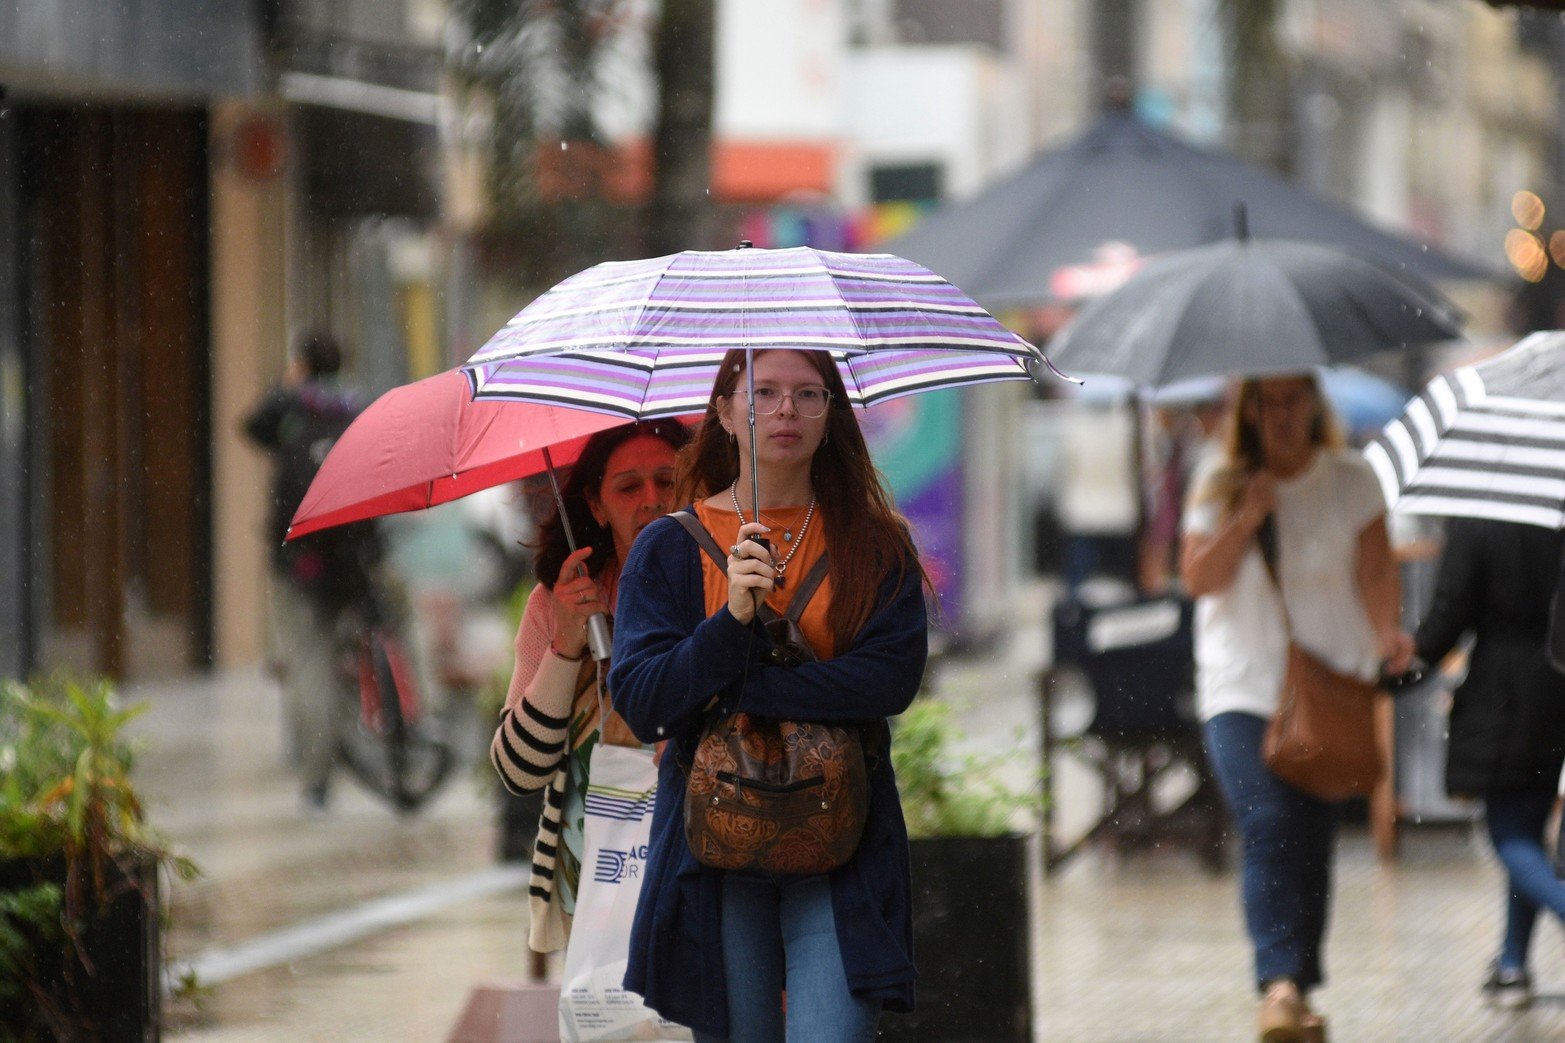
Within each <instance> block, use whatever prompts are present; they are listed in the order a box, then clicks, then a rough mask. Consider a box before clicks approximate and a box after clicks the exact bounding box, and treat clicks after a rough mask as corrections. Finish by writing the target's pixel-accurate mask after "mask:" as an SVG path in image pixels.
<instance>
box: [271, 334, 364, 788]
mask: <svg viewBox="0 0 1565 1043" xmlns="http://www.w3.org/2000/svg"><path fill="white" fill-rule="evenodd" d="M342 363H343V350H342V346H341V344H340V343H339V342H338V341H337V339H336V338H335V337H333V336H332V335H331V334H330V333H326V332H322V331H315V332H311V333H308V334H306V335H305V336H303V337H301V338H300V340H299V342H298V347H297V348H296V349H295V351H294V353H293V354H292V356H291V357H290V358H289V360H288V367H287V369H286V371H285V372H284V375H283V379H282V382H281V383H279V384H278V385H276V386H275V387H273V388H271V389H270V390H269V391H268V392H267V393H266V395H265V396H264V397H263V398H262V399H261V401H260V402H259V403H257V405H256V406H255V408H254V409H253V410H251V412H250V414H249V416H248V417H246V419H245V422H244V431H245V434H246V436H247V437H248V438H249V439H250V441H251V442H253V443H254V444H255V445H257V446H259V447H261V448H262V449H264V450H266V451H267V452H268V453H269V454H271V456H272V458H273V468H272V482H271V503H270V505H269V510H268V514H267V526H266V536H267V539H268V541H269V543H270V546H271V566H272V583H271V590H270V596H271V607H272V613H271V615H272V618H271V626H270V628H269V633H270V638H271V642H272V649H271V653H270V658H271V661H272V665H273V669H274V670H276V671H277V672H278V673H279V674H280V678H279V679H280V681H281V683H282V688H283V696H284V706H285V713H286V721H285V729H284V739H285V742H286V743H287V744H288V746H289V753H290V756H291V759H293V760H294V761H295V762H296V764H297V766H298V767H299V770H300V774H301V776H302V778H303V782H304V798H305V802H306V806H307V807H308V808H310V809H313V810H320V809H324V808H325V807H326V804H327V800H328V794H329V788H330V783H331V776H332V768H333V765H334V763H335V759H336V748H337V736H338V732H339V728H340V726H341V724H342V720H341V718H342V717H343V716H344V715H345V713H346V709H351V701H350V700H349V699H348V698H346V697H345V696H344V689H345V685H344V682H343V680H342V678H341V677H340V676H339V675H340V671H339V669H338V665H337V649H336V620H337V616H338V614H339V613H340V612H341V611H342V609H343V608H344V607H345V606H347V605H349V604H352V603H354V602H356V601H357V600H359V599H361V598H362V597H363V596H364V595H365V592H366V591H367V589H368V584H369V574H368V568H369V566H370V564H371V563H372V562H373V561H374V559H375V558H376V557H378V554H379V546H378V543H377V540H376V535H375V529H374V525H373V523H372V522H362V523H358V524H356V525H351V526H338V527H335V528H332V529H328V530H323V531H321V532H317V533H312V534H310V535H308V536H305V537H302V538H301V539H298V540H293V541H288V542H285V540H286V538H287V534H288V525H289V522H290V521H292V519H293V515H294V512H295V511H296V510H297V509H298V507H299V502H300V501H301V500H303V499H304V494H305V493H306V492H307V491H308V490H309V488H310V482H311V481H312V480H313V479H314V478H315V473H316V471H318V470H319V469H320V466H321V461H322V460H324V459H325V458H326V454H327V452H329V451H330V450H331V447H332V445H333V444H334V443H335V442H336V440H337V439H338V438H339V437H340V436H341V435H342V432H343V431H345V430H347V427H348V425H349V424H351V423H352V422H353V419H354V417H356V416H358V414H359V413H360V411H361V410H362V409H363V407H364V403H363V401H362V399H361V398H359V396H357V395H356V394H354V393H353V392H351V391H349V390H347V389H345V388H343V387H342V386H341V385H340V384H339V383H338V374H339V372H340V370H341V368H342Z"/></svg>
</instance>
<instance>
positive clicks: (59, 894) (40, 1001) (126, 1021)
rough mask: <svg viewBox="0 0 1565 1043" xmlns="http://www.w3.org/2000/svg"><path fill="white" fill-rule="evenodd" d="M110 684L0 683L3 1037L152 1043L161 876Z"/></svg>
mask: <svg viewBox="0 0 1565 1043" xmlns="http://www.w3.org/2000/svg"><path fill="white" fill-rule="evenodd" d="M143 709H145V707H144V706H136V707H132V708H128V709H127V708H122V707H121V706H120V705H119V704H118V701H117V699H116V698H115V695H114V690H113V688H112V686H111V685H110V684H109V683H108V682H107V681H96V682H92V683H86V684H83V683H78V682H76V681H73V680H71V679H68V678H64V677H54V678H47V679H42V680H37V681H34V682H32V683H30V684H20V683H15V682H8V683H5V684H4V685H0V1037H3V1038H6V1039H18V1040H29V1039H115V1040H148V1039H157V1038H158V1036H159V1022H160V1017H159V1008H160V987H161V981H160V975H161V963H162V961H161V951H160V941H159V913H160V905H159V897H158V869H159V867H160V866H162V865H168V866H170V867H171V868H173V869H174V870H175V871H176V872H178V873H180V875H182V876H185V877H187V878H188V877H190V876H192V875H194V867H193V866H192V865H191V864H190V863H189V862H188V861H186V860H183V859H178V858H175V857H174V856H173V855H172V854H171V853H170V852H169V851H168V849H167V847H166V846H165V845H164V844H163V843H162V842H161V841H160V840H159V839H158V838H157V837H156V835H155V834H153V833H152V832H151V831H150V830H149V829H148V827H147V825H146V822H145V817H144V814H143V809H142V804H141V801H140V800H139V799H138V797H137V795H136V792H135V789H134V788H133V786H132V785H131V777H130V776H131V766H132V763H133V760H134V757H133V748H132V745H131V743H130V742H129V740H128V738H127V737H126V735H125V727H126V725H127V724H128V723H129V722H130V721H131V719H133V718H134V717H135V716H136V715H137V714H138V713H140V712H141V711H142V710H143Z"/></svg>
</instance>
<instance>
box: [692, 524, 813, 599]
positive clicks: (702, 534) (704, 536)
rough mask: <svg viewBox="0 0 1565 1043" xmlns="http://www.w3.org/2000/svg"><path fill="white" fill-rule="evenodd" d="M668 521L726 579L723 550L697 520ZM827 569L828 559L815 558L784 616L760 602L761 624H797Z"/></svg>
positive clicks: (725, 559) (726, 561)
mask: <svg viewBox="0 0 1565 1043" xmlns="http://www.w3.org/2000/svg"><path fill="white" fill-rule="evenodd" d="M669 517H671V518H673V519H674V520H675V521H677V522H679V524H680V525H682V526H684V529H685V531H686V532H688V533H689V534H690V537H691V539H693V540H695V541H696V544H697V546H699V547H700V548H701V549H702V550H704V551H706V554H707V557H709V558H711V559H712V561H714V562H715V563H716V564H717V567H718V569H719V570H721V571H722V573H723V575H725V576H726V575H728V559H727V558H726V557H724V556H723V549H722V548H721V547H719V546H718V545H717V540H715V539H713V538H712V534H711V533H710V532H708V531H707V528H706V526H705V525H702V524H701V519H700V518H697V517H696V516H695V514H693V513H692V512H690V511H675V512H674V513H673V514H671V515H669ZM830 568H831V561H830V555H828V554H822V555H821V556H820V557H818V558H816V559H815V564H814V565H812V566H810V571H809V572H808V573H806V574H805V577H804V582H802V583H800V584H799V589H798V590H797V591H796V592H795V593H794V595H793V600H792V601H790V602H788V611H787V613H786V614H785V615H781V616H779V615H778V613H777V610H776V609H774V608H772V606H770V605H768V604H766V602H764V601H763V602H761V609H760V616H761V622H763V623H770V622H771V621H772V620H774V619H790V620H792V621H793V622H795V623H797V622H798V621H799V617H800V616H802V615H803V614H804V609H805V607H806V606H808V605H809V603H810V598H812V597H814V596H815V591H816V590H818V589H819V588H820V585H821V584H822V583H824V582H825V581H826V573H827V572H828V571H829V570H830Z"/></svg>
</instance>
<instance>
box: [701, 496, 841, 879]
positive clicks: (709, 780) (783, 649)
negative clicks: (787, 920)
mask: <svg viewBox="0 0 1565 1043" xmlns="http://www.w3.org/2000/svg"><path fill="white" fill-rule="evenodd" d="M674 517H675V518H676V519H678V521H679V523H680V524H681V525H683V526H684V527H685V529H686V531H688V532H689V533H690V535H691V536H692V537H694V538H695V540H696V542H697V543H698V544H699V545H700V546H701V548H702V549H703V550H704V551H706V553H707V555H708V556H709V557H711V558H712V560H713V561H715V562H716V563H717V565H718V568H720V569H722V570H723V574H724V575H727V574H728V563H727V561H726V560H725V559H724V558H723V556H722V551H721V550H720V549H719V548H718V546H717V541H715V540H714V539H713V538H712V535H711V533H709V532H707V531H706V528H705V527H704V526H703V525H702V524H701V523H700V521H699V520H697V519H696V517H695V515H693V514H691V513H690V512H688V511H680V512H678V513H676V514H675V515H674ZM828 567H829V565H828V562H827V556H826V555H824V554H822V555H821V557H820V558H819V559H818V560H817V561H816V562H815V565H814V567H812V568H811V569H810V571H809V573H808V574H807V575H806V576H805V577H804V580H803V582H802V583H800V585H799V589H798V590H797V591H796V592H795V593H794V596H793V600H792V601H791V602H789V604H788V611H787V613H786V614H785V615H781V616H779V615H778V614H777V613H776V612H775V611H773V610H772V608H771V607H770V606H768V605H765V604H763V605H761V607H760V612H759V616H760V619H761V622H762V625H763V626H764V627H765V628H766V630H767V633H768V634H769V635H770V636H771V638H772V642H773V646H774V647H773V649H772V650H771V653H770V659H771V660H772V662H774V663H777V664H779V665H783V666H796V665H798V664H800V663H809V662H816V661H817V657H816V655H815V652H814V650H813V649H811V648H810V646H809V644H808V643H807V642H806V641H805V640H804V635H803V632H802V631H801V630H800V629H799V618H800V617H801V616H802V614H803V612H804V609H805V606H806V605H808V604H809V600H810V598H811V597H813V596H814V594H815V591H816V590H817V589H818V588H819V587H820V585H821V583H822V582H823V581H824V580H825V578H826V572H827V569H828ZM866 734H867V730H866V729H865V728H863V727H861V726H859V725H856V724H822V723H818V722H811V721H777V720H771V719H769V718H765V717H757V716H754V715H752V714H748V713H743V712H738V711H736V712H733V713H729V714H725V715H718V714H713V715H712V719H711V720H709V721H708V722H707V724H706V725H705V726H704V727H703V729H702V732H701V739H700V742H699V743H698V744H697V746H696V752H695V756H694V757H693V758H692V759H691V763H690V765H689V766H688V767H687V768H686V779H685V839H686V840H687V841H688V842H689V844H690V850H691V852H692V853H693V854H694V855H695V857H696V860H697V861H698V862H700V863H701V864H702V865H706V866H711V867H713V868H715V869H728V870H739V871H745V872H753V873H766V874H790V875H799V876H808V875H815V874H819V873H829V872H831V871H832V870H833V869H836V868H837V867H838V866H840V865H842V864H843V863H844V862H846V861H847V860H848V859H850V858H852V857H853V852H854V851H855V850H857V848H858V845H859V838H860V837H861V836H862V835H863V833H864V820H865V818H866V816H867V814H868V811H869V771H870V767H871V761H870V759H869V757H867V756H866V752H865V745H866V743H865V736H866Z"/></svg>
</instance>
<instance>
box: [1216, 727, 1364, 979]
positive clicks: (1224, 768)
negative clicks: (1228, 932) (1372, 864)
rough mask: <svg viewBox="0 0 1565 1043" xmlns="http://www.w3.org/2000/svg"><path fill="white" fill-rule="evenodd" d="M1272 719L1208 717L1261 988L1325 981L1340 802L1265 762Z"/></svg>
mask: <svg viewBox="0 0 1565 1043" xmlns="http://www.w3.org/2000/svg"><path fill="white" fill-rule="evenodd" d="M1265 734H1266V720H1265V719H1264V718H1261V717H1257V716H1255V715H1254V714H1248V713H1222V714H1218V715H1217V716H1216V717H1214V718H1212V719H1211V720H1209V721H1207V722H1206V755H1207V758H1208V760H1210V761H1211V764H1212V770H1213V772H1214V773H1215V774H1216V775H1217V781H1218V782H1219V783H1220V784H1221V786H1222V788H1223V795H1224V796H1225V797H1226V798H1227V801H1228V807H1229V810H1230V811H1232V812H1233V817H1234V821H1235V822H1236V823H1237V824H1238V826H1239V836H1240V839H1241V840H1242V841H1243V844H1244V867H1243V869H1242V871H1241V884H1242V895H1243V899H1244V922H1245V927H1246V929H1247V930H1248V931H1249V934H1250V944H1251V946H1252V947H1253V948H1254V950H1255V981H1256V985H1257V987H1258V988H1260V989H1263V990H1264V989H1265V987H1266V984H1267V983H1268V982H1270V981H1273V980H1275V979H1277V978H1290V979H1292V980H1293V981H1294V983H1296V984H1297V985H1298V986H1299V988H1300V989H1310V988H1313V987H1314V986H1316V985H1319V984H1320V983H1321V982H1322V981H1323V980H1324V976H1323V975H1322V973H1321V943H1322V941H1323V939H1324V938H1325V935H1326V919H1327V911H1328V908H1329V905H1330V901H1331V860H1332V853H1333V849H1334V848H1335V846H1336V839H1337V808H1336V806H1335V805H1333V804H1329V803H1327V802H1325V801H1321V800H1317V799H1315V798H1314V797H1312V796H1310V795H1308V794H1306V793H1303V792H1301V791H1299V790H1296V789H1294V788H1293V787H1292V786H1290V785H1288V784H1287V783H1285V782H1283V781H1282V780H1281V779H1279V778H1278V777H1277V776H1276V775H1273V774H1272V772H1271V770H1270V769H1269V768H1267V767H1266V763H1265V761H1263V760H1262V759H1261V740H1262V738H1263V737H1264V736H1265Z"/></svg>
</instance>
